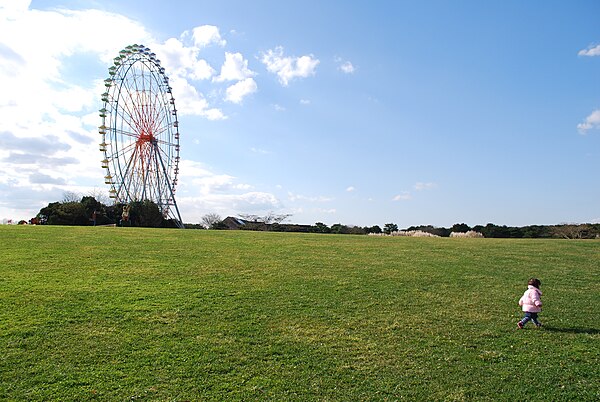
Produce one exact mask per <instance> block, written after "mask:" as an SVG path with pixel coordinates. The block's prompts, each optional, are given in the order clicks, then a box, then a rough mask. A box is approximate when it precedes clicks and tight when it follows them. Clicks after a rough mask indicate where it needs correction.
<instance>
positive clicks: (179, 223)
mask: <svg viewBox="0 0 600 402" xmlns="http://www.w3.org/2000/svg"><path fill="white" fill-rule="evenodd" d="M156 155H158V160H159V161H160V165H161V167H162V169H163V172H164V173H165V175H166V174H167V169H166V167H165V163H164V162H163V159H162V156H161V155H160V152H156ZM166 184H167V188H168V190H169V194H170V196H171V199H172V200H173V206H174V207H175V212H176V213H177V216H175V225H177V227H178V228H179V229H185V226H184V225H183V221H182V220H181V214H180V213H179V207H177V201H175V194H174V193H173V187H171V183H169V181H167V182H166ZM169 210H170V208H169Z"/></svg>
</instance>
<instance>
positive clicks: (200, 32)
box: [192, 25, 227, 48]
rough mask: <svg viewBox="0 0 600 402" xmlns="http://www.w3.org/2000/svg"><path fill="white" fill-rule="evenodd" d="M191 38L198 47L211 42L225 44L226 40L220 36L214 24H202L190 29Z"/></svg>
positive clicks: (208, 44)
mask: <svg viewBox="0 0 600 402" xmlns="http://www.w3.org/2000/svg"><path fill="white" fill-rule="evenodd" d="M192 38H193V40H194V45H196V46H198V47H199V48H204V47H207V46H210V45H212V44H216V45H218V46H221V47H223V46H225V45H226V44H227V41H225V39H223V38H221V34H220V32H219V28H218V27H216V26H214V25H202V26H198V27H196V28H194V29H192Z"/></svg>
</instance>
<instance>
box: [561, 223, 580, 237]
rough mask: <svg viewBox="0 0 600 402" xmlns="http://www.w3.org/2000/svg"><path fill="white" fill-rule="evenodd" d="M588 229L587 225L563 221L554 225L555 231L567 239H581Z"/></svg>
mask: <svg viewBox="0 0 600 402" xmlns="http://www.w3.org/2000/svg"><path fill="white" fill-rule="evenodd" d="M586 229H587V227H586V225H579V224H577V223H561V224H560V225H558V226H555V227H554V233H555V234H556V235H557V236H560V237H564V238H565V239H581V238H583V234H584V232H585V230H586Z"/></svg>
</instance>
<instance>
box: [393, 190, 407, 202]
mask: <svg viewBox="0 0 600 402" xmlns="http://www.w3.org/2000/svg"><path fill="white" fill-rule="evenodd" d="M410 199H412V196H411V195H410V193H408V192H406V191H405V192H403V193H402V194H398V195H396V196H395V197H394V198H393V200H394V201H407V200H410Z"/></svg>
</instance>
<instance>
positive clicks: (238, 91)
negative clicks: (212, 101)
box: [225, 78, 258, 104]
mask: <svg viewBox="0 0 600 402" xmlns="http://www.w3.org/2000/svg"><path fill="white" fill-rule="evenodd" d="M257 88H258V87H257V85H256V81H254V79H253V78H246V79H244V80H242V81H238V82H236V83H235V84H233V85H231V86H230V87H228V88H227V90H226V91H225V100H227V101H229V102H232V103H238V104H239V103H242V101H243V99H244V98H245V97H246V96H248V95H250V94H253V93H254V92H256V89H257Z"/></svg>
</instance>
